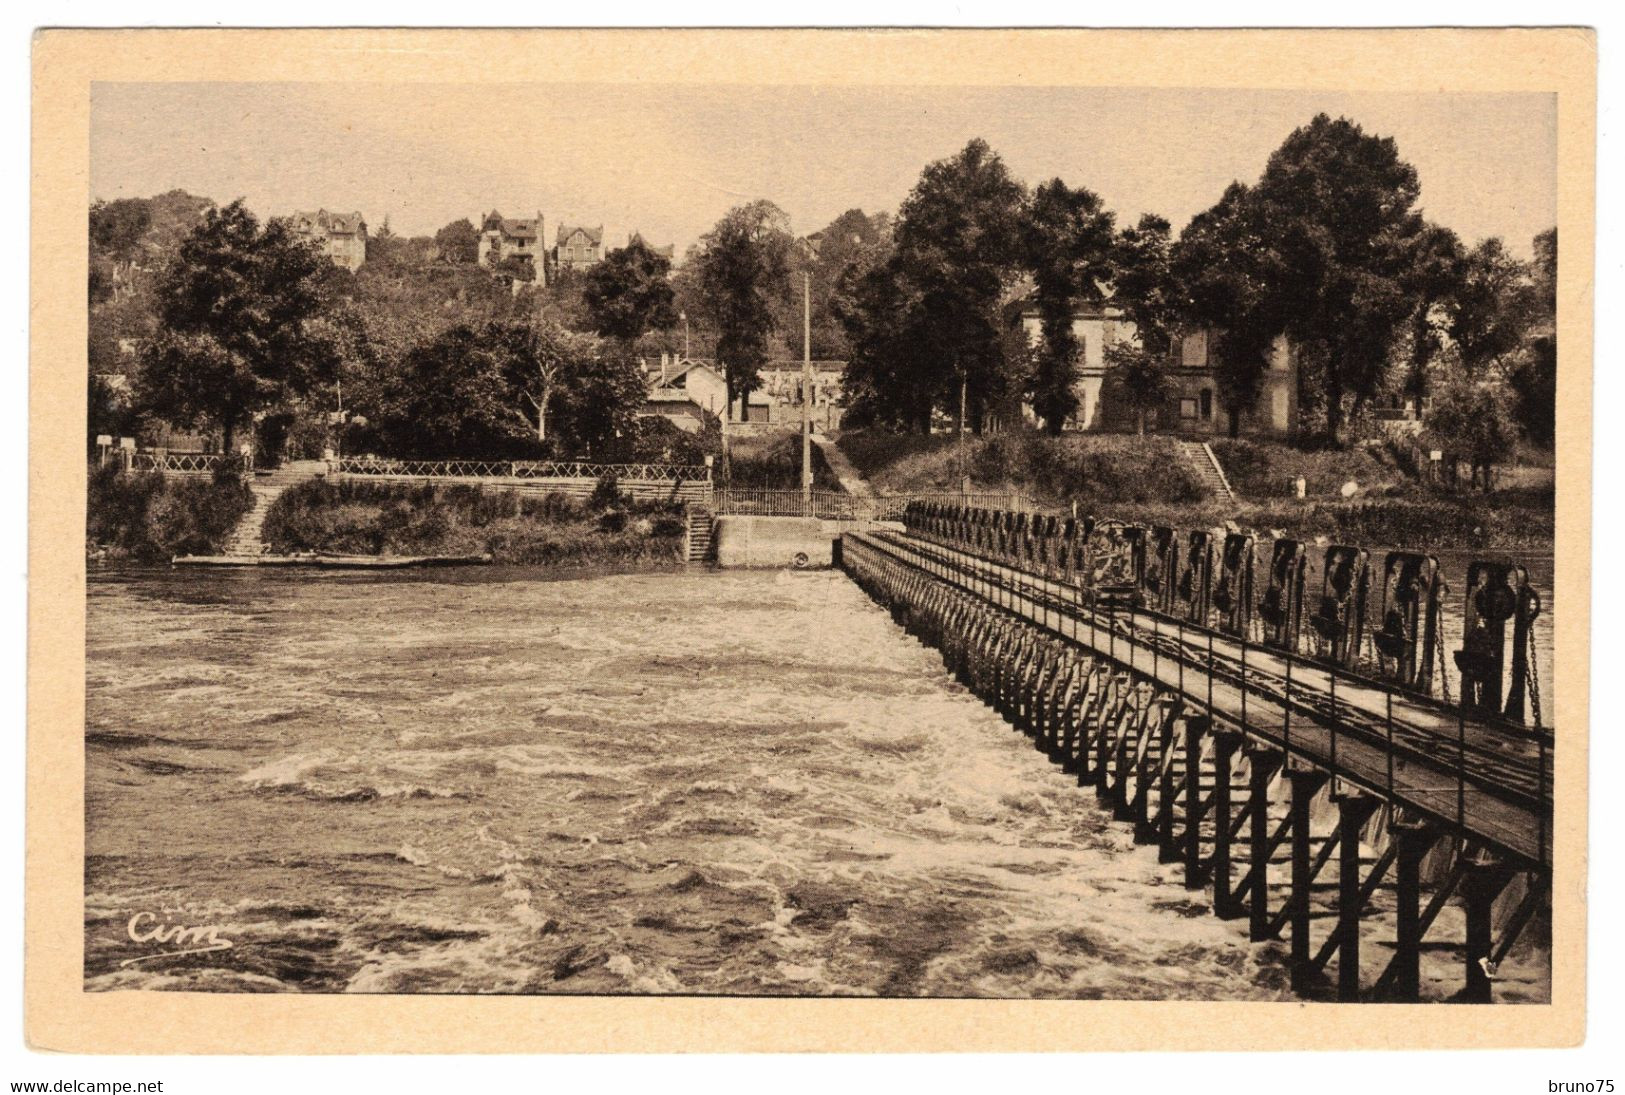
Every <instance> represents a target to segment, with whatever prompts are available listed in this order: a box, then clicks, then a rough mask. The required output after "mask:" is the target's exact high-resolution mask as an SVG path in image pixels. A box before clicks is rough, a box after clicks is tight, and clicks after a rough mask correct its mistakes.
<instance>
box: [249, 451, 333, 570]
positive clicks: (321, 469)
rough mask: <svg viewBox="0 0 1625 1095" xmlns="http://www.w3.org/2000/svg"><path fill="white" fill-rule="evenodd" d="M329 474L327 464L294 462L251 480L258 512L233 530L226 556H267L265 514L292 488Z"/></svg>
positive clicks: (250, 487) (324, 462) (320, 461)
mask: <svg viewBox="0 0 1625 1095" xmlns="http://www.w3.org/2000/svg"><path fill="white" fill-rule="evenodd" d="M326 473H327V462H326V461H323V460H293V461H290V462H288V463H286V464H283V465H282V466H281V467H280V468H277V469H276V470H275V471H273V472H271V473H270V474H269V475H255V476H253V477H252V478H250V479H249V481H248V489H249V490H250V491H252V492H253V494H254V508H253V509H251V510H249V511H248V512H247V513H246V514H244V515H243V519H242V520H241V521H239V522H237V527H236V528H234V529H232V530H231V535H230V536H229V537H228V538H227V539H226V554H227V555H263V554H265V543H264V541H263V540H261V539H260V530H261V529H262V528H264V526H265V514H266V511H267V510H269V509H270V508H271V503H272V502H275V501H276V500H277V496H278V495H280V494H281V493H282V492H283V491H285V490H287V489H288V488H289V487H292V486H296V485H298V484H300V483H303V482H305V481H306V480H307V479H314V478H315V477H316V476H318V475H325V474H326Z"/></svg>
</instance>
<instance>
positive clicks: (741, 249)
mask: <svg viewBox="0 0 1625 1095" xmlns="http://www.w3.org/2000/svg"><path fill="white" fill-rule="evenodd" d="M790 243H791V240H790V219H789V217H787V216H785V214H784V211H783V210H782V209H780V208H779V207H778V206H776V205H774V204H773V203H772V202H768V201H754V202H750V203H748V204H746V205H741V206H737V207H735V208H733V209H731V210H729V211H728V213H727V214H726V215H725V216H724V217H723V218H722V219H721V220H719V221H718V222H717V223H716V226H715V227H714V228H712V229H711V231H710V232H708V233H706V235H705V237H704V239H702V240H701V241H700V252H699V254H698V255H697V256H696V257H695V259H694V263H693V265H694V267H695V271H696V278H697V283H698V289H699V293H700V300H699V307H701V308H702V309H704V314H705V317H706V319H707V320H708V321H709V323H710V325H711V328H712V330H713V331H714V332H715V333H716V355H717V361H718V363H719V364H721V366H722V370H723V375H724V377H725V378H726V380H727V385H728V405H729V406H730V407H732V406H733V404H734V401H735V400H737V399H739V398H741V397H742V396H746V395H749V394H750V393H751V392H753V391H755V390H756V389H757V388H758V387H760V386H761V383H762V378H761V372H760V370H761V367H762V365H763V364H764V363H765V362H766V361H767V359H768V348H769V343H768V339H769V337H770V336H771V335H772V334H773V332H774V330H775V329H776V327H777V319H776V317H775V303H776V301H775V298H776V296H777V295H779V294H781V293H782V292H783V291H784V287H785V284H786V278H787V276H788V273H789V251H790Z"/></svg>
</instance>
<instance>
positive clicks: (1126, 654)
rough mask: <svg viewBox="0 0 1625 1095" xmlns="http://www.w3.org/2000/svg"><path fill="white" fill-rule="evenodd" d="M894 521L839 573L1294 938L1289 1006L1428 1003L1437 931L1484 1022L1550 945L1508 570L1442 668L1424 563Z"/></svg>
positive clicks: (1227, 541) (1546, 835) (1177, 537)
mask: <svg viewBox="0 0 1625 1095" xmlns="http://www.w3.org/2000/svg"><path fill="white" fill-rule="evenodd" d="M902 517H903V524H904V528H905V529H906V531H903V532H897V531H886V530H881V529H870V530H860V531H852V532H848V533H847V534H845V535H844V536H843V537H842V540H841V544H840V552H841V565H842V566H843V567H844V569H845V570H846V571H847V572H848V573H849V574H850V575H851V576H852V577H853V578H854V579H855V580H856V581H857V582H858V584H859V585H860V586H862V587H863V588H864V589H865V590H866V591H868V592H869V593H870V594H871V595H872V596H873V597H874V598H875V599H876V600H877V601H879V602H880V603H881V604H883V605H886V606H887V607H889V608H890V609H891V611H892V612H893V614H894V615H895V616H896V618H897V619H898V620H899V621H900V622H901V623H902V624H903V625H904V626H905V627H907V628H908V629H909V630H910V631H911V632H912V633H914V634H915V635H916V636H918V637H919V638H920V639H921V640H922V641H924V642H926V643H928V644H930V645H932V646H934V647H936V648H937V649H938V650H940V651H941V653H942V656H943V659H944V662H945V663H946V665H947V666H948V667H949V669H950V670H951V671H952V672H953V673H955V675H956V676H958V677H959V679H960V680H961V681H963V682H964V684H965V685H966V686H967V687H969V688H970V689H971V690H972V691H974V692H975V693H976V694H977V695H979V696H981V697H982V698H983V699H984V700H986V701H987V702H988V703H989V704H991V705H992V706H994V707H995V708H996V709H997V710H999V711H1000V712H1001V713H1002V714H1003V715H1004V716H1005V717H1006V719H1007V720H1008V721H1009V722H1010V723H1011V724H1012V725H1013V726H1014V727H1016V728H1017V729H1018V730H1020V731H1022V732H1024V733H1026V734H1027V735H1028V736H1029V737H1031V738H1032V740H1033V742H1034V744H1035V745H1036V746H1037V747H1038V748H1039V749H1040V750H1042V751H1043V752H1044V753H1045V754H1047V756H1048V757H1049V758H1050V760H1051V761H1053V762H1054V763H1055V764H1056V765H1057V766H1058V767H1059V768H1060V769H1061V771H1062V772H1064V773H1066V774H1068V775H1070V776H1072V777H1075V779H1076V781H1077V783H1078V784H1079V785H1080V786H1090V787H1093V788H1094V789H1095V790H1096V793H1097V794H1098V795H1099V796H1100V798H1101V799H1102V800H1103V801H1104V802H1106V803H1107V804H1109V805H1110V807H1111V809H1112V810H1113V812H1114V814H1115V815H1116V817H1117V818H1118V819H1120V820H1121V821H1123V822H1124V823H1126V824H1130V825H1132V826H1133V831H1134V834H1135V837H1136V839H1138V840H1141V841H1143V842H1146V843H1154V844H1156V845H1157V846H1158V848H1159V850H1160V852H1161V855H1162V857H1163V859H1164V860H1165V861H1169V862H1179V863H1182V865H1183V874H1184V881H1185V885H1186V886H1187V887H1188V888H1189V889H1192V890H1200V889H1210V890H1211V893H1212V908H1213V911H1214V912H1215V913H1216V914H1217V915H1218V916H1221V917H1225V918H1244V919H1246V920H1247V921H1248V927H1249V934H1250V937H1251V938H1252V939H1253V940H1255V941H1259V942H1262V941H1266V940H1282V941H1285V942H1287V943H1288V946H1289V955H1290V957H1289V964H1290V970H1291V980H1292V985H1293V988H1294V989H1295V990H1297V991H1298V992H1300V993H1302V994H1305V995H1309V996H1327V997H1335V998H1336V999H1338V1000H1343V1001H1400V1002H1403V1001H1411V1000H1416V999H1418V998H1420V996H1421V995H1422V977H1421V955H1422V953H1423V951H1424V949H1436V948H1438V947H1439V946H1441V945H1442V944H1441V941H1440V940H1439V939H1438V938H1437V937H1438V936H1439V934H1440V933H1441V932H1442V931H1443V930H1444V928H1443V925H1444V924H1445V922H1446V921H1450V922H1453V923H1455V924H1457V925H1458V926H1459V936H1458V938H1457V939H1455V940H1453V941H1450V942H1448V943H1445V944H1443V945H1448V946H1451V947H1454V948H1456V949H1457V950H1459V953H1460V957H1461V959H1462V969H1463V977H1462V983H1461V986H1460V988H1459V991H1456V992H1454V993H1452V994H1451V998H1453V999H1458V1000H1464V1001H1475V1002H1476V1001H1489V1000H1491V999H1493V998H1494V979H1495V973H1496V970H1497V968H1498V966H1499V965H1500V963H1501V962H1502V961H1503V960H1504V959H1505V958H1506V957H1507V955H1508V954H1509V953H1510V952H1511V950H1512V948H1513V947H1514V945H1515V944H1517V943H1518V942H1519V939H1520V937H1521V936H1523V935H1525V934H1526V929H1529V928H1530V925H1531V924H1532V923H1533V924H1537V925H1540V930H1548V924H1547V922H1548V921H1549V886H1550V869H1551V847H1550V842H1551V828H1552V825H1551V818H1552V761H1553V741H1554V733H1553V729H1552V727H1550V726H1548V725H1542V719H1541V713H1542V711H1541V696H1540V689H1539V679H1538V670H1537V667H1538V664H1539V663H1538V659H1537V657H1536V654H1537V652H1536V651H1535V649H1534V626H1533V625H1534V621H1535V620H1536V618H1537V617H1538V615H1539V614H1540V611H1541V601H1540V597H1539V595H1538V593H1537V592H1536V590H1535V589H1534V587H1533V586H1532V585H1531V584H1530V581H1529V576H1528V574H1527V572H1526V571H1525V570H1524V568H1523V567H1521V566H1519V565H1517V564H1516V563H1512V562H1506V561H1496V560H1484V561H1477V562H1473V563H1472V564H1470V566H1469V567H1468V571H1467V578H1466V586H1467V588H1466V590H1465V600H1464V604H1463V616H1462V619H1461V627H1460V636H1461V637H1460V640H1459V646H1458V647H1457V648H1456V649H1454V650H1450V651H1447V650H1446V645H1447V640H1446V632H1447V628H1446V613H1445V608H1446V605H1445V598H1446V596H1447V593H1448V590H1447V587H1446V585H1445V582H1444V580H1443V577H1442V574H1441V570H1440V567H1439V564H1438V562H1437V560H1436V559H1435V558H1433V557H1432V556H1430V555H1427V554H1425V553H1421V552H1406V551H1394V552H1388V553H1386V554H1384V555H1383V556H1382V557H1381V558H1380V559H1378V558H1374V557H1373V554H1372V553H1371V552H1368V551H1366V550H1364V549H1362V548H1360V547H1357V546H1354V545H1340V544H1339V545H1330V546H1328V547H1325V548H1324V549H1318V548H1313V547H1312V546H1311V545H1308V544H1305V543H1302V542H1299V541H1296V540H1291V539H1285V538H1282V539H1276V540H1274V541H1272V542H1269V543H1268V545H1267V550H1265V546H1264V545H1262V544H1260V543H1259V542H1258V541H1256V540H1255V538H1254V537H1253V536H1251V535H1249V534H1246V533H1241V532H1223V531H1209V530H1195V531H1188V532H1181V531H1178V530H1174V529H1171V528H1145V527H1140V526H1136V525H1132V524H1127V523H1123V522H1117V521H1107V520H1101V521H1096V520H1094V519H1091V518H1087V517H1083V518H1066V519H1062V518H1057V517H1048V516H1037V515H1033V514H1030V513H1025V512H1010V511H1002V510H987V509H978V508H973V507H967V506H959V505H952V504H937V503H928V502H916V503H913V504H910V505H909V506H908V507H907V508H906V510H905V511H904V513H903V515H902ZM1311 556H1318V558H1314V559H1312V558H1311ZM1311 563H1312V564H1313V565H1311ZM1312 573H1316V574H1318V582H1316V583H1314V587H1313V588H1311V583H1310V581H1309V575H1311V574H1312ZM1452 677H1454V678H1455V679H1456V680H1457V682H1458V687H1457V688H1456V689H1454V690H1453V689H1452V688H1451V684H1450V682H1451V679H1452ZM1334 860H1335V863H1334ZM1447 909H1450V910H1452V911H1451V912H1450V914H1449V915H1446V910H1447ZM1430 933H1431V934H1430ZM1529 934H1533V933H1529ZM1362 939H1365V940H1366V946H1367V953H1368V954H1369V953H1370V952H1372V951H1376V952H1380V956H1381V958H1382V959H1383V961H1381V962H1380V963H1371V964H1370V968H1369V969H1368V968H1366V967H1365V966H1364V965H1363V964H1362ZM1334 968H1335V978H1333V977H1332V970H1333V969H1334Z"/></svg>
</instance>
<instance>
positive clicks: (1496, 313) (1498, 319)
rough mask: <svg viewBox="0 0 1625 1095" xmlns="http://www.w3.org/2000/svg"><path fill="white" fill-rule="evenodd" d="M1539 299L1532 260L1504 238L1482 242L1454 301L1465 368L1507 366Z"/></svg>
mask: <svg viewBox="0 0 1625 1095" xmlns="http://www.w3.org/2000/svg"><path fill="white" fill-rule="evenodd" d="M1539 306H1540V302H1539V299H1538V295H1537V292H1536V289H1535V285H1534V281H1533V279H1532V277H1531V271H1530V268H1529V266H1528V264H1526V263H1523V262H1520V261H1519V260H1518V259H1516V258H1515V257H1513V256H1512V255H1510V254H1508V253H1507V249H1506V246H1505V245H1504V244H1502V242H1501V241H1500V240H1499V239H1496V238H1493V237H1492V238H1490V239H1487V240H1484V241H1483V242H1481V243H1479V244H1478V246H1476V247H1474V248H1473V249H1472V250H1471V251H1469V252H1468V253H1467V254H1466V256H1465V257H1464V258H1463V260H1462V262H1461V264H1460V268H1459V275H1458V277H1457V279H1456V284H1455V287H1454V290H1453V292H1452V294H1451V300H1450V306H1449V311H1450V326H1449V331H1450V337H1451V340H1452V341H1453V342H1454V343H1455V345H1456V348H1457V351H1458V352H1459V354H1460V359H1461V364H1462V367H1463V368H1465V369H1466V370H1467V372H1468V373H1470V374H1473V375H1475V376H1476V375H1480V374H1482V373H1484V372H1485V371H1486V370H1488V369H1491V368H1494V369H1498V370H1499V369H1502V368H1504V366H1505V365H1506V364H1507V363H1508V362H1509V360H1510V358H1511V356H1512V355H1513V354H1515V353H1516V352H1517V351H1519V350H1520V349H1522V347H1523V345H1524V342H1525V339H1526V338H1527V336H1528V334H1529V331H1530V328H1531V327H1533V326H1534V323H1535V321H1536V318H1537V316H1538V312H1539Z"/></svg>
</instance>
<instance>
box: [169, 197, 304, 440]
mask: <svg viewBox="0 0 1625 1095" xmlns="http://www.w3.org/2000/svg"><path fill="white" fill-rule="evenodd" d="M332 270H333V266H332V264H331V263H329V262H328V261H327V260H326V259H325V258H324V257H323V256H322V255H321V254H320V253H319V252H318V251H317V249H316V248H314V247H312V246H310V245H309V244H308V243H305V242H304V241H301V240H299V239H298V238H296V237H295V236H294V235H293V234H292V232H291V231H290V230H289V228H288V226H287V224H286V223H285V222H283V221H279V220H273V221H271V222H270V223H269V224H267V225H265V226H264V227H263V228H262V227H261V226H260V224H259V222H258V221H257V220H256V219H255V217H254V215H253V214H252V213H250V212H249V211H248V210H247V209H246V208H245V207H244V206H243V203H242V201H241V200H238V201H235V202H233V203H231V204H230V205H228V206H226V207H225V208H224V209H218V210H210V211H209V212H208V213H207V214H206V215H205V216H204V218H203V222H202V223H201V224H199V225H198V226H197V228H195V229H194V230H193V231H192V232H191V233H190V234H188V235H187V236H186V237H185V239H184V240H183V241H182V242H181V245H180V248H179V251H178V252H177V254H176V255H175V258H174V261H173V262H171V263H170V265H169V267H168V269H167V270H166V271H165V273H164V276H163V279H162V281H161V283H160V285H159V287H158V296H157V301H158V304H157V320H158V334H156V335H155V336H153V337H152V338H150V339H148V340H147V342H146V345H145V346H144V348H143V352H142V355H141V375H140V384H139V392H140V397H139V401H140V405H141V406H142V407H143V408H144V409H145V410H147V411H150V412H152V413H155V414H157V415H160V416H161V417H164V418H167V419H169V420H170V421H172V422H175V423H176V424H178V425H183V426H190V425H194V424H196V423H197V422H199V421H200V420H206V421H208V422H211V423H213V424H214V425H217V426H218V427H219V428H220V430H221V432H222V434H223V436H224V440H225V447H226V450H227V451H228V452H229V451H231V449H232V442H233V439H234V436H235V434H236V432H237V430H239V429H240V428H242V427H243V426H245V425H247V424H248V423H249V422H250V421H251V419H252V417H253V415H254V414H255V413H256V412H259V411H263V410H266V409H269V408H270V407H272V406H275V405H277V404H279V403H281V402H283V401H284V400H286V399H287V398H288V397H289V396H290V395H297V394H301V393H303V392H306V391H309V390H310V389H311V388H312V387H313V386H315V385H316V384H318V383H324V382H330V381H331V379H332V374H333V367H334V363H335V353H334V350H333V347H332V346H331V344H330V343H329V342H328V340H326V339H325V338H323V337H319V336H318V335H317V334H315V333H314V332H313V331H312V321H313V320H315V319H316V318H317V317H318V316H320V315H321V314H322V311H323V309H324V308H325V306H326V301H325V297H324V289H323V285H324V282H325V280H326V279H327V278H328V276H329V275H330V273H331V272H332Z"/></svg>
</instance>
